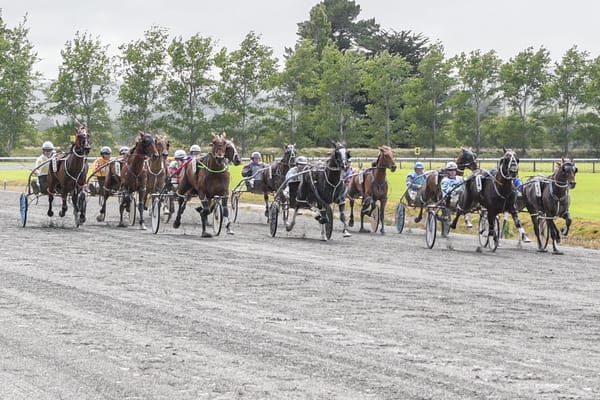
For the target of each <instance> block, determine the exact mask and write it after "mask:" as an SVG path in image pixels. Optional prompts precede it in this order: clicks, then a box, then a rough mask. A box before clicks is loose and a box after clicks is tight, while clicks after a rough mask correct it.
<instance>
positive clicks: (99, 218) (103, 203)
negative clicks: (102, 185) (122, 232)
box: [96, 189, 109, 222]
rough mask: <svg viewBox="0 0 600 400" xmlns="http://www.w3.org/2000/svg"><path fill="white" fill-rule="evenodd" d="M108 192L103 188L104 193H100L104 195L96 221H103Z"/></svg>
mask: <svg viewBox="0 0 600 400" xmlns="http://www.w3.org/2000/svg"><path fill="white" fill-rule="evenodd" d="M108 193H109V191H108V189H105V190H104V193H103V194H102V196H103V197H104V201H103V202H102V207H100V211H99V212H98V215H97V216H96V221H98V222H102V221H104V218H105V217H106V200H108Z"/></svg>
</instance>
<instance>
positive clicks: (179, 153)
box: [174, 150, 185, 160]
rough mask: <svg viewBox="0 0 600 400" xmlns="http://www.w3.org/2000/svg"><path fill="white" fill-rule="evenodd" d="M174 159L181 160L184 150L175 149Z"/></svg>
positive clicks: (183, 156)
mask: <svg viewBox="0 0 600 400" xmlns="http://www.w3.org/2000/svg"><path fill="white" fill-rule="evenodd" d="M174 157H175V159H176V160H183V159H184V158H185V151H184V150H177V151H175V156H174Z"/></svg>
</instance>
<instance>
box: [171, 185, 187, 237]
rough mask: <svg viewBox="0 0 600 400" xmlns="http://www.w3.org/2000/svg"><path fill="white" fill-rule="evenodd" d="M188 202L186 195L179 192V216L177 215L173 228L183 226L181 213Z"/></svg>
mask: <svg viewBox="0 0 600 400" xmlns="http://www.w3.org/2000/svg"><path fill="white" fill-rule="evenodd" d="M186 204H187V202H186V201H185V195H181V194H179V193H177V216H175V221H173V228H175V229H177V228H179V227H180V226H181V215H182V214H183V211H184V210H185V206H186Z"/></svg>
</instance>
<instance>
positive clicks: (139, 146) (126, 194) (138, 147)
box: [96, 132, 159, 229]
mask: <svg viewBox="0 0 600 400" xmlns="http://www.w3.org/2000/svg"><path fill="white" fill-rule="evenodd" d="M148 158H151V159H152V160H156V159H158V158H159V154H158V150H157V149H156V144H155V142H154V137H153V135H152V134H151V133H148V132H139V135H138V137H137V140H136V143H135V145H134V146H133V148H132V149H131V150H129V154H128V155H127V159H126V160H124V161H123V162H122V163H121V162H120V161H116V162H115V163H113V165H111V166H110V169H109V172H108V174H107V176H106V180H105V184H104V186H105V190H104V201H103V202H102V207H101V208H100V213H99V215H98V217H97V218H96V220H97V221H104V217H105V215H106V200H107V199H108V196H110V195H111V191H112V190H110V188H111V187H114V185H115V183H116V182H118V188H119V189H118V190H119V191H120V192H122V193H123V195H122V196H121V202H120V204H119V225H118V226H120V227H124V226H125V224H124V222H123V211H124V210H127V212H131V200H132V195H133V193H134V192H137V193H138V204H137V205H135V204H134V205H133V206H134V207H136V206H137V207H138V212H139V216H140V218H139V225H140V229H146V226H145V225H144V199H145V196H146V191H147V183H148V170H147V167H146V160H147V159H148ZM117 164H118V165H119V167H120V168H119V170H120V171H117V168H115V167H117ZM121 165H122V167H121Z"/></svg>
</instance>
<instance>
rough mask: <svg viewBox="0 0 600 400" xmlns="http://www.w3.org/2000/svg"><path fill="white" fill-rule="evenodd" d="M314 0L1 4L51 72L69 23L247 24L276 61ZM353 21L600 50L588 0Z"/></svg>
mask: <svg viewBox="0 0 600 400" xmlns="http://www.w3.org/2000/svg"><path fill="white" fill-rule="evenodd" d="M318 2H319V1H317V0H210V1H207V0H169V1H161V0H102V1H97V0H54V1H51V0H18V1H17V0H14V1H10V2H8V1H7V2H4V5H1V6H0V8H1V9H2V19H3V20H4V22H5V23H6V24H7V25H8V27H10V28H12V27H14V26H16V25H17V24H18V23H19V22H20V21H21V20H22V18H23V16H25V14H27V15H28V17H27V18H28V22H27V27H29V29H30V35H29V38H30V40H31V42H32V43H33V45H34V46H35V50H36V51H37V53H38V56H39V57H40V58H41V61H40V62H39V64H38V65H37V69H38V70H39V71H40V72H42V73H43V74H44V75H45V76H46V77H47V78H55V77H56V74H57V72H58V66H59V65H60V62H61V58H60V51H61V49H63V48H64V45H65V42H66V41H68V40H71V39H73V38H74V36H75V32H76V31H78V30H79V31H81V32H88V33H89V34H91V35H92V36H93V37H96V36H99V37H100V40H101V41H102V43H104V44H106V45H110V47H109V51H110V53H111V55H114V54H117V46H118V45H119V44H122V43H129V42H131V41H135V40H138V39H141V38H142V37H143V33H144V31H146V30H148V29H149V28H150V27H151V26H152V25H159V26H162V27H165V28H168V30H169V33H170V35H171V36H172V37H173V36H182V37H183V38H184V39H186V38H189V37H190V36H192V35H193V34H196V33H199V34H200V35H202V36H205V37H211V38H213V39H215V40H217V41H218V44H219V46H220V47H221V46H224V47H227V49H228V50H230V51H231V50H235V49H237V48H238V47H239V44H240V42H241V41H242V40H243V38H244V36H245V35H246V34H247V33H248V32H249V31H250V30H253V31H255V32H256V33H258V34H260V35H261V37H262V43H263V44H265V45H267V46H269V47H271V48H273V50H274V54H275V55H276V56H277V57H278V58H280V59H281V55H282V54H283V49H284V48H285V47H286V46H287V47H292V46H293V45H294V43H295V42H296V39H297V36H296V32H297V25H296V24H297V23H298V22H301V21H304V20H307V19H308V17H309V11H310V9H311V8H312V7H313V6H314V5H315V4H318ZM356 3H357V4H359V5H360V6H361V9H362V13H361V15H360V16H359V19H367V18H375V20H376V21H377V22H378V23H379V24H380V25H381V27H382V28H385V29H393V30H396V31H401V30H411V31H413V32H415V33H423V34H424V35H425V36H426V37H428V38H430V39H431V40H432V41H438V40H439V41H441V42H442V44H443V45H444V47H445V49H446V54H447V56H453V55H456V54H459V53H460V52H465V53H468V52H470V51H472V50H476V49H480V50H482V51H484V52H486V51H488V50H492V49H493V50H496V51H497V52H498V55H499V56H500V57H501V58H502V59H503V60H505V61H506V60H508V59H509V58H511V57H513V56H515V55H516V54H517V53H518V52H520V51H522V50H525V49H526V48H528V47H530V46H531V47H534V48H535V49H538V48H539V47H540V46H544V47H546V48H547V49H548V50H549V51H550V53H551V57H552V58H553V60H560V58H561V57H562V55H563V54H564V53H565V51H566V50H568V49H569V48H571V47H572V46H573V45H577V46H578V48H579V49H580V50H586V51H588V52H589V53H590V55H591V56H593V57H597V56H599V55H600V23H598V15H600V2H595V1H592V0H586V1H583V0H571V1H560V2H559V1H556V0H503V1H494V2H491V1H487V0H429V1H428V0H423V1H414V0H413V1H401V0H357V1H356Z"/></svg>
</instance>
